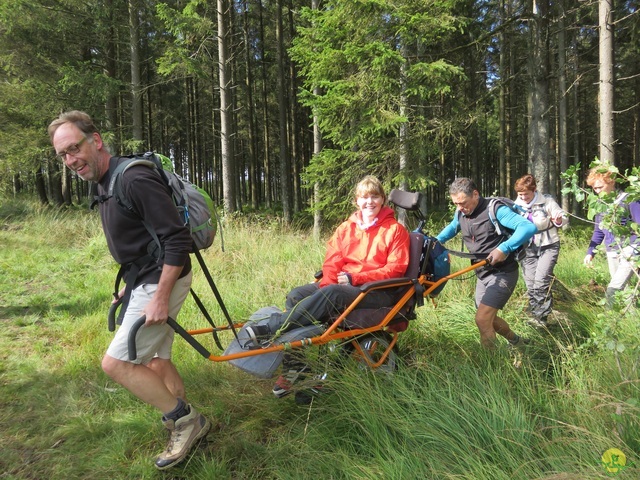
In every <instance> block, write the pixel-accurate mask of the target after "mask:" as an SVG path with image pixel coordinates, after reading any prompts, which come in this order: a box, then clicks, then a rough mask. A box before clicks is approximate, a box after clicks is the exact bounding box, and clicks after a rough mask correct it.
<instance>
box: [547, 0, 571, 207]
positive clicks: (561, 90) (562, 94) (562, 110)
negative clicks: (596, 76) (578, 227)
mask: <svg viewBox="0 0 640 480" xmlns="http://www.w3.org/2000/svg"><path fill="white" fill-rule="evenodd" d="M565 1H566V0H561V1H560V12H559V13H560V14H559V21H558V160H559V164H560V171H561V172H564V171H566V170H567V168H568V167H569V150H568V141H567V133H568V130H567V124H568V122H567V66H566V63H567V58H566V45H567V41H566V37H567V31H566V25H565V15H566V9H565ZM558 177H559V176H558ZM554 186H557V185H556V182H554ZM549 193H550V194H551V195H556V192H555V191H553V190H550V191H549ZM561 203H562V208H563V209H564V210H565V211H567V212H568V211H569V196H568V194H566V193H565V194H563V195H562V202H561Z"/></svg>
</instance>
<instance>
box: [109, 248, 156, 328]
mask: <svg viewBox="0 0 640 480" xmlns="http://www.w3.org/2000/svg"><path fill="white" fill-rule="evenodd" d="M155 261H156V259H155V258H154V257H153V256H152V255H145V256H143V257H140V258H139V259H137V260H135V261H133V262H131V263H125V264H124V265H121V266H120V269H119V270H118V274H117V275H116V280H115V283H114V286H113V298H115V299H118V298H119V297H118V294H119V293H120V281H122V280H124V282H125V285H126V286H125V289H124V295H123V296H122V306H121V307H120V313H119V314H118V318H117V321H116V323H117V324H118V325H122V320H123V319H124V314H125V313H126V311H127V307H128V306H129V299H130V298H131V292H132V291H133V285H134V284H135V282H136V279H137V278H138V274H139V273H140V270H141V269H142V268H143V267H145V266H146V265H149V264H150V263H152V262H155Z"/></svg>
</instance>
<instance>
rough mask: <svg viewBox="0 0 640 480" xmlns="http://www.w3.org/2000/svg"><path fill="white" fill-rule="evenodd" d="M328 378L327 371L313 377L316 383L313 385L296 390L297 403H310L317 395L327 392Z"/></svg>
mask: <svg viewBox="0 0 640 480" xmlns="http://www.w3.org/2000/svg"><path fill="white" fill-rule="evenodd" d="M326 379H327V374H326V373H324V374H322V375H316V376H315V377H313V381H314V382H315V383H314V384H313V386H312V387H308V388H304V389H302V390H298V391H297V392H296V397H295V398H296V403H297V404H298V405H309V404H310V403H311V402H312V401H313V399H314V398H315V397H317V396H320V395H322V394H325V393H327V388H326V385H325V381H326Z"/></svg>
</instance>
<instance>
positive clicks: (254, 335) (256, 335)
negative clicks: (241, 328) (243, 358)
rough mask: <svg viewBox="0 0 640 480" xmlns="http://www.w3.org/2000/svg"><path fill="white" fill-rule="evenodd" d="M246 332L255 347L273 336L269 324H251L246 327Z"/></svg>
mask: <svg viewBox="0 0 640 480" xmlns="http://www.w3.org/2000/svg"><path fill="white" fill-rule="evenodd" d="M245 332H247V335H249V342H247V343H252V344H253V346H254V347H260V346H262V344H263V343H264V342H266V341H268V340H269V338H271V330H270V329H269V326H268V325H251V326H250V327H247V328H245Z"/></svg>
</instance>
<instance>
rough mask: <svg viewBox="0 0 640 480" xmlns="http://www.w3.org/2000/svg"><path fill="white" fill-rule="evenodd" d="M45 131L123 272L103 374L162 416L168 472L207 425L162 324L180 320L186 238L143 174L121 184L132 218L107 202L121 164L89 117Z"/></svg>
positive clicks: (129, 174)
mask: <svg viewBox="0 0 640 480" xmlns="http://www.w3.org/2000/svg"><path fill="white" fill-rule="evenodd" d="M48 132H49V136H50V138H51V143H52V144H53V147H54V148H55V150H56V155H57V156H58V158H60V160H61V161H63V162H64V163H65V165H66V166H67V167H68V168H69V169H71V170H72V171H73V172H75V173H76V174H77V175H78V176H79V177H80V178H82V179H83V180H87V181H91V182H97V184H98V194H100V195H101V196H102V197H101V198H102V201H101V203H100V206H99V210H100V218H101V220H102V229H103V230H104V233H105V236H106V239H107V246H108V247H109V251H110V252H111V255H112V256H113V258H114V259H115V260H116V262H118V263H119V264H120V265H121V266H122V267H124V268H125V270H124V279H125V281H126V282H127V289H123V290H122V291H120V292H119V293H117V295H118V296H119V297H128V298H125V300H126V303H125V302H123V304H122V307H121V308H122V309H123V310H124V309H125V308H126V311H125V312H124V314H123V315H122V317H123V318H122V324H121V326H120V328H119V329H118V331H117V332H116V334H115V336H114V338H113V340H112V341H111V344H110V345H109V348H108V349H107V352H106V353H105V355H104V357H103V359H102V369H103V370H104V372H105V373H106V374H107V375H109V377H111V378H112V379H113V380H114V381H115V382H117V383H119V384H120V385H122V386H123V387H124V388H126V389H127V390H129V391H130V392H131V393H132V394H133V395H135V396H136V397H138V398H139V399H140V400H142V401H143V402H145V403H147V404H150V405H152V406H154V407H155V408H157V409H158V410H159V411H160V412H161V413H162V422H163V424H164V426H165V427H166V428H167V429H168V430H169V433H170V438H169V443H168V444H167V447H166V449H165V450H164V452H162V454H160V456H158V458H157V459H156V461H155V466H156V467H157V468H158V469H160V470H164V469H167V468H169V467H172V466H174V465H176V464H177V463H179V462H181V461H182V460H184V458H185V457H186V455H187V454H188V453H189V451H190V450H191V449H192V448H193V447H194V446H195V445H196V441H197V440H198V439H200V438H202V437H204V436H205V435H206V434H207V432H208V430H209V428H210V426H211V423H210V422H209V420H208V419H207V418H206V417H205V416H204V415H202V414H200V413H199V412H198V411H197V410H196V409H195V408H193V407H192V406H191V405H190V404H189V403H188V401H187V399H186V394H185V388H184V382H183V381H182V378H181V377H180V374H179V373H178V371H177V369H176V367H175V366H174V364H173V363H172V361H171V347H172V344H173V337H174V332H173V329H172V328H171V327H170V326H169V325H167V319H168V317H171V318H174V319H175V318H176V316H177V315H178V312H179V311H180V308H181V307H182V303H183V302H184V300H185V298H186V297H187V295H188V293H189V288H190V286H191V276H192V274H191V262H190V260H189V254H190V253H191V248H192V243H193V240H192V238H191V234H190V233H189V230H188V229H187V228H186V227H185V226H184V223H183V222H182V221H181V219H180V216H179V214H178V211H177V209H176V208H175V205H174V203H173V200H172V198H171V192H170V190H169V187H168V186H167V185H166V184H165V183H164V182H163V181H162V180H161V178H160V176H159V175H157V174H156V172H155V171H153V170H152V169H150V168H148V167H145V166H142V165H138V166H134V167H131V168H130V169H128V170H127V171H126V172H125V173H124V175H123V177H122V187H123V191H124V193H125V194H126V195H127V199H129V200H130V201H131V203H132V204H133V206H134V207H135V211H136V212H138V213H137V214H134V213H132V212H129V211H126V210H125V209H124V208H123V207H121V206H120V205H119V204H118V203H117V202H116V201H115V199H114V198H111V199H109V198H108V195H106V194H107V193H108V189H109V180H110V177H111V172H112V171H113V170H114V169H115V166H116V165H117V164H118V163H120V162H121V161H123V160H126V159H125V158H124V157H117V156H113V157H112V156H111V154H110V153H109V149H108V148H107V145H106V144H105V143H104V142H103V140H102V136H101V135H100V133H99V132H98V129H97V128H96V126H95V125H94V123H93V121H92V119H91V117H90V116H89V115H87V114H86V113H84V112H80V111H77V110H73V111H70V112H66V113H63V114H61V115H60V116H59V117H58V118H56V119H55V120H54V121H53V122H51V124H50V125H49V129H48ZM143 221H144V222H146V223H147V224H149V225H151V226H152V227H153V228H154V230H155V232H156V233H157V235H158V239H159V240H160V243H161V245H162V255H160V256H159V257H158V255H156V256H155V257H153V258H152V257H151V256H150V255H149V254H148V248H149V245H150V244H155V241H154V239H153V237H152V236H151V234H150V233H149V231H148V230H147V228H146V227H145V224H144V223H143ZM134 267H135V269H134ZM131 272H133V273H134V274H133V275H131V274H130V273H131ZM125 292H127V293H129V292H130V295H128V294H125ZM116 301H118V300H114V302H116ZM143 315H144V316H146V323H145V325H144V328H142V329H140V331H139V332H138V335H137V337H136V344H137V347H138V358H137V359H136V360H134V361H130V360H129V357H128V343H127V340H128V337H129V331H130V330H131V327H132V325H133V324H134V323H135V322H136V321H137V320H138V318H140V317H141V316H143Z"/></svg>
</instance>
